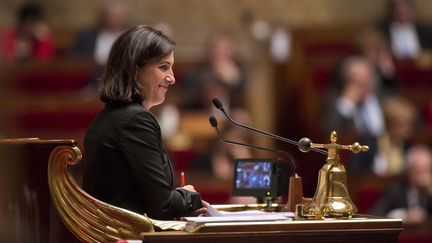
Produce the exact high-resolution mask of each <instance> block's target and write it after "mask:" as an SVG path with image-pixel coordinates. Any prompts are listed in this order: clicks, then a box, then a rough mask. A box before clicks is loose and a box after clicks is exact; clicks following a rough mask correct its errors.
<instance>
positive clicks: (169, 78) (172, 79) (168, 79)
mask: <svg viewBox="0 0 432 243" xmlns="http://www.w3.org/2000/svg"><path fill="white" fill-rule="evenodd" d="M165 81H167V82H168V83H169V84H170V85H173V84H175V82H176V81H175V78H174V75H170V76H166V77H165Z"/></svg>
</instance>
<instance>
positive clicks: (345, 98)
mask: <svg viewBox="0 0 432 243" xmlns="http://www.w3.org/2000/svg"><path fill="white" fill-rule="evenodd" d="M338 82H339V84H338V85H337V86H339V87H337V89H338V90H337V94H336V97H335V98H333V100H332V101H330V104H329V106H328V109H327V112H326V117H325V120H324V123H325V128H326V133H327V134H328V133H330V132H331V131H332V130H336V131H337V132H338V134H340V137H342V138H344V137H347V138H349V140H348V141H353V140H354V141H359V142H360V143H362V144H368V145H369V148H370V150H369V151H368V152H366V153H360V154H357V155H353V157H352V159H351V160H350V164H349V167H348V168H350V167H351V169H352V170H355V171H367V170H370V168H371V165H370V164H371V163H372V161H373V156H374V154H375V150H376V139H377V137H378V136H379V135H381V133H382V132H383V131H384V129H385V124H384V117H383V112H382V108H381V104H380V100H379V97H378V94H377V87H376V79H375V75H374V72H373V67H372V65H371V64H370V62H369V61H368V60H367V59H365V58H364V57H361V56H352V57H349V58H347V59H346V60H345V61H344V62H343V63H342V65H341V67H340V70H339V81H338ZM342 141H343V139H342Z"/></svg>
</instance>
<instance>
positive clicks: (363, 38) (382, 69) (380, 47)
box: [357, 27, 400, 96]
mask: <svg viewBox="0 0 432 243" xmlns="http://www.w3.org/2000/svg"><path fill="white" fill-rule="evenodd" d="M357 45H358V49H359V52H360V53H361V55H363V56H364V57H365V58H366V59H367V60H368V61H369V62H370V63H371V64H372V65H373V68H374V70H375V74H376V76H377V77H376V78H377V85H378V87H377V90H378V92H379V93H380V94H382V95H383V96H386V95H392V94H395V93H398V92H399V89H400V80H399V79H398V78H397V76H396V66H395V63H394V60H393V56H392V52H391V49H390V45H389V43H388V41H387V40H386V38H385V36H384V35H383V34H382V33H381V32H379V31H378V30H377V29H375V28H372V27H368V28H365V29H364V30H362V31H361V32H360V34H359V36H358V38H357Z"/></svg>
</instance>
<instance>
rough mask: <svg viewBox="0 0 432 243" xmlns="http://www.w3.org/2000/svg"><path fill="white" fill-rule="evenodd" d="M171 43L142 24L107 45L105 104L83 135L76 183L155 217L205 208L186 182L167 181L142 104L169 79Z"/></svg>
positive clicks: (153, 101)
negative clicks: (80, 176) (81, 167)
mask: <svg viewBox="0 0 432 243" xmlns="http://www.w3.org/2000/svg"><path fill="white" fill-rule="evenodd" d="M174 47H175V43H174V42H173V41H172V40H170V39H169V38H168V37H166V36H165V35H163V34H162V33H161V32H160V31H157V30H155V29H153V28H151V27H149V26H137V27H134V28H131V29H129V30H127V31H126V32H124V33H123V34H122V35H121V36H120V37H119V38H118V39H117V40H116V41H115V42H114V44H113V46H112V49H111V52H110V55H109V58H108V63H107V69H106V71H105V74H104V76H103V78H102V80H101V83H100V88H99V93H100V98H101V100H102V101H103V102H104V103H105V104H106V107H105V108H104V109H103V110H102V112H101V113H100V114H99V115H98V116H97V117H96V118H95V120H94V121H93V122H92V124H91V125H90V127H89V128H88V130H87V133H86V136H85V141H84V145H85V151H86V168H85V172H84V179H83V188H84V189H85V190H86V191H87V192H88V193H90V194H91V195H92V196H94V197H96V198H98V199H100V200H102V201H104V202H107V203H110V204H113V205H115V206H118V207H122V208H125V209H129V210H131V211H135V212H137V213H140V214H142V213H146V214H147V215H148V216H149V217H152V218H156V219H172V218H175V217H180V216H184V215H199V214H202V213H205V212H206V206H207V203H205V202H203V201H202V200H201V196H200V194H199V193H198V192H196V191H195V190H194V188H193V186H191V185H186V186H184V187H182V188H177V189H176V188H174V183H173V172H172V164H171V162H170V160H169V158H168V156H167V154H166V152H165V149H164V147H163V145H162V137H161V131H160V127H159V124H158V122H157V121H156V118H155V117H154V116H153V114H152V113H151V112H150V111H149V110H150V108H152V107H153V106H155V105H159V104H161V103H162V102H163V101H164V100H165V94H166V92H167V90H168V89H169V87H170V86H171V85H173V84H174V83H175V78H174V75H173V71H172V66H173V64H174Z"/></svg>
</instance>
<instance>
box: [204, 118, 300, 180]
mask: <svg viewBox="0 0 432 243" xmlns="http://www.w3.org/2000/svg"><path fill="white" fill-rule="evenodd" d="M209 121H210V125H211V126H212V127H213V128H214V129H215V130H216V134H217V136H218V139H219V141H221V142H222V143H227V144H234V145H239V146H243V147H248V148H254V149H259V150H264V151H269V152H275V153H279V154H283V155H285V156H287V157H288V158H289V159H290V161H291V166H292V169H293V175H294V176H297V172H298V169H297V162H296V160H295V159H294V156H292V155H291V154H290V153H288V152H286V151H282V150H278V149H272V148H266V147H259V146H256V145H251V144H245V143H240V142H236V141H231V140H226V139H224V138H223V137H222V135H221V133H220V131H219V128H218V125H217V120H216V118H215V117H214V116H210V117H209Z"/></svg>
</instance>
